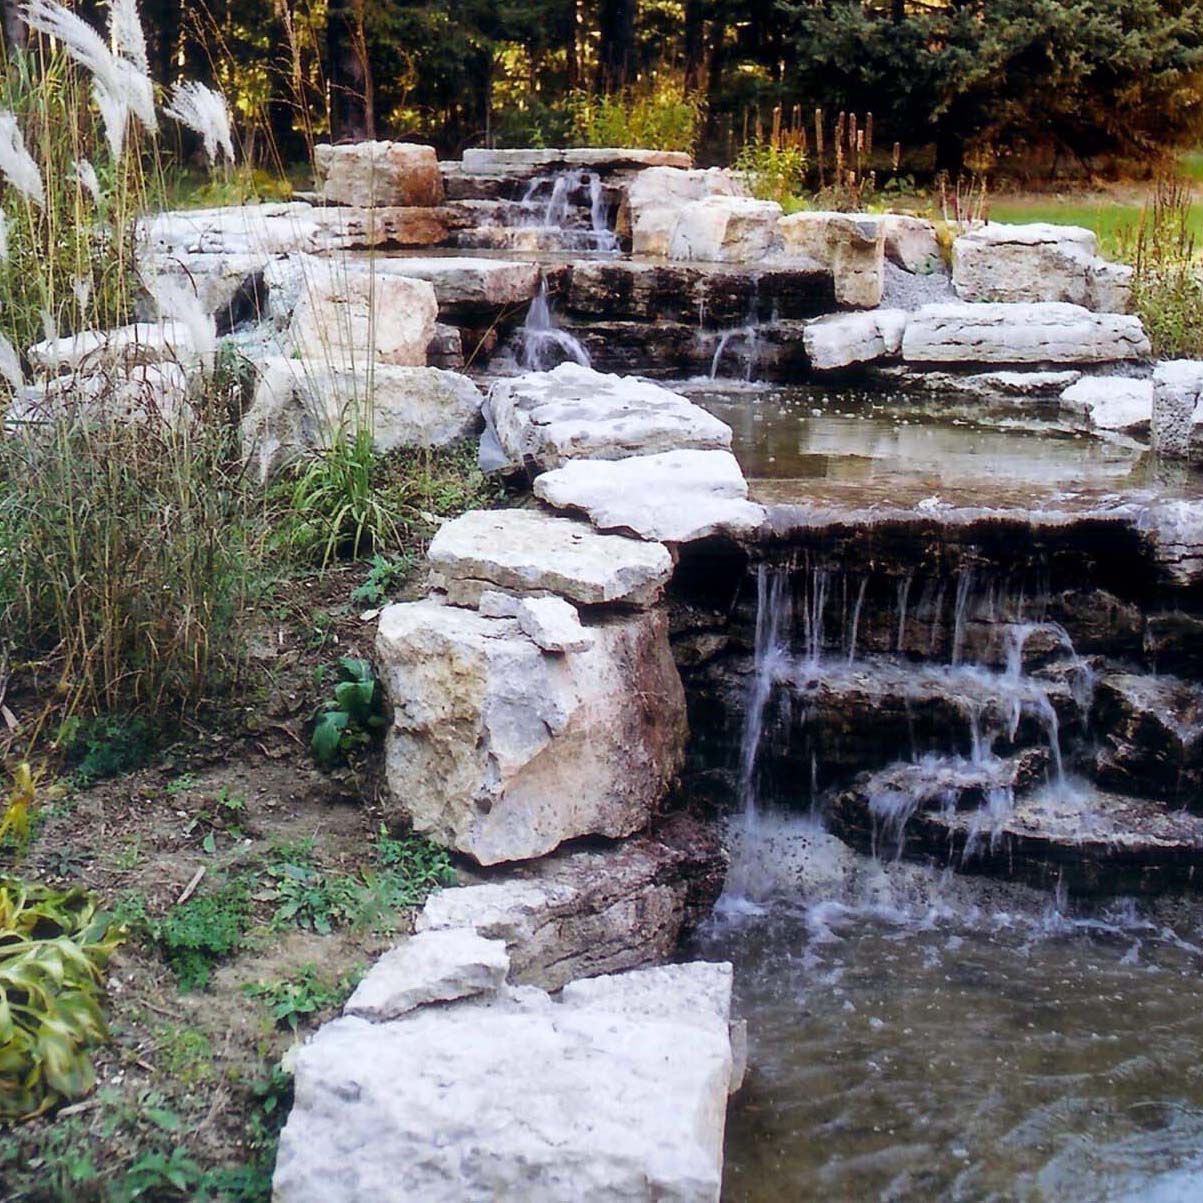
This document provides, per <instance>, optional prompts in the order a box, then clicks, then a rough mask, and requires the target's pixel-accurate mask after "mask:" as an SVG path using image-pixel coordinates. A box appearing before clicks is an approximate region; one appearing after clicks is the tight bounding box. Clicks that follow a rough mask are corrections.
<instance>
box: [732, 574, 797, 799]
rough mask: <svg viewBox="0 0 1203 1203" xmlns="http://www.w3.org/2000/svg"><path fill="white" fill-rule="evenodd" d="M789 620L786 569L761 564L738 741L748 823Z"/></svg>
mask: <svg viewBox="0 0 1203 1203" xmlns="http://www.w3.org/2000/svg"><path fill="white" fill-rule="evenodd" d="M791 618H792V606H791V595H790V573H789V570H788V569H785V568H780V567H776V568H770V567H769V565H767V564H760V565H759V566H758V567H757V570H756V647H755V652H754V660H753V676H752V688H751V691H750V693H749V697H748V705H747V712H746V714H745V717H744V729H743V736H742V738H741V740H740V778H739V801H740V808H741V810H742V811H743V813H744V815H745V817H746V818H748V820H749V821H754V819H755V814H756V763H757V760H758V758H759V754H760V741H761V736H762V735H763V733H764V717H765V713H766V711H767V710H768V705H769V701H770V699H771V698H772V695H773V687H774V685H775V684H776V674H777V670H778V668H779V666H780V664H781V662H782V661H783V659H784V658H785V656H786V654H787V649H788V638H789V632H788V627H789V623H790V620H791ZM783 640H784V641H783Z"/></svg>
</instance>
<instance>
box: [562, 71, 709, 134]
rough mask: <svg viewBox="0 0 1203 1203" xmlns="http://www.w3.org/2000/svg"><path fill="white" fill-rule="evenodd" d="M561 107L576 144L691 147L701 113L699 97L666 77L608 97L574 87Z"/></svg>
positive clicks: (697, 132)
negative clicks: (569, 124)
mask: <svg viewBox="0 0 1203 1203" xmlns="http://www.w3.org/2000/svg"><path fill="white" fill-rule="evenodd" d="M567 107H568V111H569V113H570V114H571V117H572V134H573V140H574V141H575V142H576V143H578V144H579V145H582V146H632V147H642V148H644V149H646V150H684V151H692V150H693V149H694V147H695V146H696V145H697V141H698V136H699V134H700V133H701V129H702V121H703V119H704V117H705V105H704V103H703V102H702V100H701V98H700V97H699V96H697V95H696V94H693V93H690V92H687V91H686V90H685V89H684V88H683V87H682V86H681V85H680V84H678V83H677V82H675V81H673V80H671V79H664V80H658V81H656V82H655V83H654V84H653V86H652V87H651V88H650V89H643V90H640V91H627V92H620V93H614V94H611V95H608V96H607V95H601V96H594V95H590V94H588V93H585V92H578V93H576V94H575V95H574V96H572V97H570V98H569V100H568V102H567Z"/></svg>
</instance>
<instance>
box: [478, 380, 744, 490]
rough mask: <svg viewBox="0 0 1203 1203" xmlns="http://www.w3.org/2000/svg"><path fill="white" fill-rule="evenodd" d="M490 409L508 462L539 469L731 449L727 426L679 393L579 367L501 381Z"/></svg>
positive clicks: (488, 416) (491, 424)
mask: <svg viewBox="0 0 1203 1203" xmlns="http://www.w3.org/2000/svg"><path fill="white" fill-rule="evenodd" d="M484 412H485V421H486V423H487V424H488V427H489V429H490V431H491V432H492V433H493V435H494V437H495V438H496V440H497V444H498V445H499V448H500V452H501V459H502V462H503V463H504V464H505V465H506V466H507V467H509V468H520V467H525V468H527V469H528V470H529V471H535V472H539V471H544V470H546V469H548V468H558V467H560V466H562V465H563V464H566V463H568V462H569V461H570V460H574V459H579V458H588V459H622V458H625V457H626V456H629V455H647V454H651V453H654V452H658V451H668V450H671V449H675V448H695V449H716V448H718V449H721V448H727V447H730V446H731V428H730V427H729V426H728V425H727V424H726V423H725V422H721V421H719V419H718V418H716V417H714V416H713V415H711V414H709V413H707V412H706V410H704V409H702V407H701V406H699V405H694V404H693V403H692V402H691V401H687V400H686V399H685V398H684V397H682V396H680V395H678V394H677V393H674V392H671V391H670V390H668V389H666V388H663V387H661V386H660V385H658V384H652V383H651V382H650V381H646V380H639V379H636V378H634V377H629V376H613V375H607V374H605V373H602V372H595V371H593V370H592V369H591V368H585V367H581V366H580V365H578V364H575V363H565V364H561V365H560V366H559V367H557V368H555V369H554V370H553V371H550V372H531V373H528V374H527V375H524V376H515V377H513V378H511V379H508V380H501V381H498V382H497V383H496V384H495V385H494V386H493V388H492V389H491V390H490V392H489V396H488V400H487V401H486V403H485V411H484Z"/></svg>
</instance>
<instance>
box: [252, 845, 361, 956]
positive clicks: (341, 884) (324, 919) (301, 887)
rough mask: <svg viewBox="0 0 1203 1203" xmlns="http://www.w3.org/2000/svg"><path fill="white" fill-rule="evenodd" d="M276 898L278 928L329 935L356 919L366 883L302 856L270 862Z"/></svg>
mask: <svg viewBox="0 0 1203 1203" xmlns="http://www.w3.org/2000/svg"><path fill="white" fill-rule="evenodd" d="M266 872H267V875H268V877H269V878H271V879H272V886H271V889H270V893H269V894H268V895H267V896H268V897H270V898H271V899H272V900H273V901H274V902H275V911H274V913H273V915H272V919H271V925H272V927H274V928H276V929H277V930H278V929H280V928H285V927H299V928H302V929H303V930H305V931H312V932H317V933H318V934H319V935H323V936H326V935H329V934H330V933H331V932H332V931H333V930H334V928H335V927H339V926H343V925H345V924H348V923H350V922H352V920H354V919H355V918H356V917H357V916H358V915H359V913H360V911H361V909H362V886H361V884H360V882H359V881H358V880H357V879H356V878H355V877H353V876H351V875H349V874H340V873H327V872H325V871H324V870H323V869H320V868H318V867H316V866H315V865H313V864H312V863H306V862H305V861H303V859H302V858H301V857H296V856H294V857H292V858H290V859H287V860H281V861H279V862H277V863H274V864H269V865H268V866H267V870H266Z"/></svg>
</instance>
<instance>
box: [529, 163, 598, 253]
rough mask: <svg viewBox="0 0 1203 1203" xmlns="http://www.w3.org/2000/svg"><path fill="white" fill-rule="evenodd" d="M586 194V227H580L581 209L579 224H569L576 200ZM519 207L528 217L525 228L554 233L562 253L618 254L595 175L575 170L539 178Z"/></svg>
mask: <svg viewBox="0 0 1203 1203" xmlns="http://www.w3.org/2000/svg"><path fill="white" fill-rule="evenodd" d="M586 190H587V191H588V196H589V206H588V210H587V216H588V225H585V224H584V220H583V218H584V216H585V215H586V211H585V210H584V209H583V208H582V209H581V220H580V221H579V222H574V220H573V218H574V214H575V212H576V211H577V209H578V205H577V202H576V197H577V196H579V195H580V194H581V193H582V192H584V191H586ZM522 203H523V205H524V206H525V207H526V208H527V209H528V211H530V214H531V215H530V216H529V217H528V219H527V221H526V223H525V224H526V225H527V226H530V227H535V228H539V229H545V230H549V231H552V232H554V233H555V234H556V235H558V240H559V242H560V244H561V245H562V246H563V247H564V249H566V250H578V251H596V252H599V253H602V254H616V253H617V252H618V249H619V247H618V238H617V236H616V235H615V233H614V231H613V230H612V229H611V228H610V220H609V218H610V215H609V212H608V207H607V205H606V193H605V185H604V183H603V182H602V178H601V176H600V175H598V174H596V173H595V172H587V171H584V170H582V169H579V168H578V169H575V170H572V171H564V172H560V173H558V174H557V175H554V176H539V177H537V178H535V179H533V180H532V181H531V182H530V184H529V185H528V186H527V189H526V193H525V195H524V196H523V198H522ZM540 206H541V207H540Z"/></svg>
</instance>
